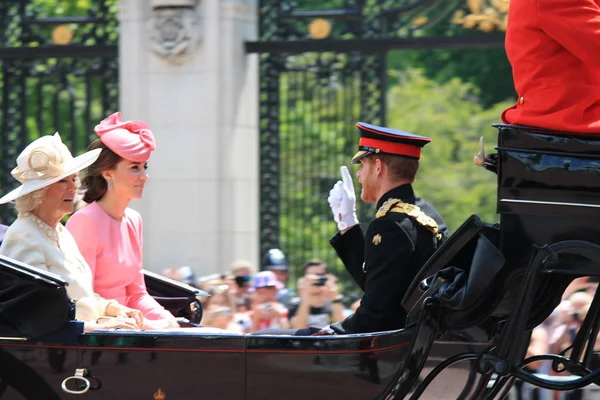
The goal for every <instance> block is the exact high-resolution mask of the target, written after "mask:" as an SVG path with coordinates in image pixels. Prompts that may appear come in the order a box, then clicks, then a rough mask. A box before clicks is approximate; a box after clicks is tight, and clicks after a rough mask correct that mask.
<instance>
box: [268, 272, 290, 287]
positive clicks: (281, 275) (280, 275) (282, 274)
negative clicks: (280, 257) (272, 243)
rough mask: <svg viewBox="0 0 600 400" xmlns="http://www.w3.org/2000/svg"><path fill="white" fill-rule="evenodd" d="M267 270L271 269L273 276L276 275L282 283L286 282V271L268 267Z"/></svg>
mask: <svg viewBox="0 0 600 400" xmlns="http://www.w3.org/2000/svg"><path fill="white" fill-rule="evenodd" d="M269 271H271V272H273V273H274V274H275V276H276V277H277V280H278V281H279V282H281V283H283V284H284V285H285V284H286V282H287V279H288V273H287V271H284V270H281V269H270V270H269Z"/></svg>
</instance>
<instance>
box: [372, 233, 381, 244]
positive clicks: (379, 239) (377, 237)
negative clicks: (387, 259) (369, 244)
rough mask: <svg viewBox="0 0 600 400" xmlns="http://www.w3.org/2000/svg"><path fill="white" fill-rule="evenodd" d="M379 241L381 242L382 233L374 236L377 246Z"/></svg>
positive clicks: (374, 242)
mask: <svg viewBox="0 0 600 400" xmlns="http://www.w3.org/2000/svg"><path fill="white" fill-rule="evenodd" d="M379 243H381V235H380V234H379V233H378V234H377V235H375V236H373V244H374V245H375V246H377V245H378V244H379Z"/></svg>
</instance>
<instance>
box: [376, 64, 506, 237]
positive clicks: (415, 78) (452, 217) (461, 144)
mask: <svg viewBox="0 0 600 400" xmlns="http://www.w3.org/2000/svg"><path fill="white" fill-rule="evenodd" d="M398 79H399V80H400V84H399V85H398V86H395V87H393V88H391V90H390V93H389V107H390V110H389V111H388V115H389V118H388V119H389V122H388V125H390V126H393V127H397V128H401V129H403V130H406V131H408V132H414V133H417V134H422V135H425V136H429V137H431V138H432V142H431V143H430V144H429V145H427V146H426V147H425V148H424V151H423V158H422V160H421V167H420V171H419V174H418V176H417V182H416V184H415V187H416V190H417V192H418V193H419V194H420V195H421V196H423V197H424V198H426V199H427V200H428V201H430V202H431V203H433V204H434V206H435V207H436V208H437V209H438V211H439V212H440V213H441V214H442V216H443V217H444V219H445V220H446V222H447V223H448V226H449V227H450V229H451V230H455V229H456V228H457V227H458V226H459V225H460V224H461V223H462V222H463V221H464V220H465V219H466V218H467V217H468V216H469V215H471V214H478V215H479V216H480V217H482V218H483V219H484V220H486V221H489V222H494V221H495V220H496V185H497V183H496V176H495V175H494V174H492V173H491V172H489V171H487V170H485V169H483V168H478V167H476V166H475V165H473V155H474V154H475V153H476V152H477V151H478V146H479V138H480V137H481V136H483V137H484V139H485V142H486V143H487V149H486V151H487V152H488V153H489V152H491V151H493V146H494V145H495V143H496V141H497V139H496V130H495V129H494V128H492V127H491V125H492V124H494V123H498V122H499V118H500V114H501V112H502V110H503V109H504V108H506V107H508V106H509V105H510V104H511V102H509V101H507V102H501V103H498V104H495V105H494V106H492V107H490V108H488V109H485V108H484V107H483V106H482V105H481V103H480V101H479V100H478V95H479V93H478V90H477V88H476V87H475V85H473V84H470V83H464V82H462V81H461V80H460V79H458V78H453V79H450V80H448V81H447V82H445V83H444V84H441V85H440V84H438V83H437V82H435V81H433V80H431V79H428V78H427V77H425V76H424V73H423V72H422V71H420V70H409V71H407V72H406V73H405V74H402V76H401V77H398Z"/></svg>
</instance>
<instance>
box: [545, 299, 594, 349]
mask: <svg viewBox="0 0 600 400" xmlns="http://www.w3.org/2000/svg"><path fill="white" fill-rule="evenodd" d="M592 299H593V297H592V296H591V295H590V294H589V293H586V292H575V293H573V294H571V296H569V299H568V300H567V301H563V303H561V305H560V306H559V308H560V309H561V311H560V312H559V314H558V316H557V322H558V326H557V327H556V328H555V329H554V331H553V335H552V338H551V339H550V351H551V352H552V353H554V354H558V353H560V352H561V351H563V350H564V349H566V348H567V347H569V345H571V343H573V339H575V335H576V334H577V331H578V330H579V328H581V323H582V322H583V317H585V315H582V312H583V311H584V310H585V309H586V308H587V307H589V305H590V304H591V303H592Z"/></svg>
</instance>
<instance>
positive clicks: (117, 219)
mask: <svg viewBox="0 0 600 400" xmlns="http://www.w3.org/2000/svg"><path fill="white" fill-rule="evenodd" d="M94 131H95V132H96V134H98V136H99V137H100V138H99V139H97V140H96V141H94V142H93V143H92V144H91V145H90V146H89V150H92V149H102V151H101V153H100V156H99V157H98V159H97V160H96V162H94V163H93V164H92V165H90V166H89V167H88V168H87V173H86V176H85V178H83V180H82V189H83V190H84V197H83V200H84V201H85V202H86V203H89V205H87V206H86V207H84V208H82V209H81V210H79V211H77V212H76V213H75V214H73V215H72V216H71V218H69V220H68V222H67V229H68V230H69V231H70V232H71V234H72V235H73V237H74V238H75V240H76V242H77V245H78V246H79V249H80V250H81V253H82V254H83V256H84V258H85V260H86V261H87V263H88V264H89V266H90V268H91V269H92V273H93V276H94V290H95V292H96V293H98V294H99V295H101V296H104V297H105V298H109V299H116V300H117V301H118V302H119V303H121V304H123V305H125V306H127V307H131V308H134V309H137V310H140V311H142V313H143V315H144V328H145V329H166V328H177V327H179V324H178V323H177V320H176V319H175V317H174V316H173V315H172V314H171V313H170V312H168V311H167V310H165V309H164V308H163V307H162V306H161V305H160V304H158V302H156V300H154V299H153V298H152V296H150V295H149V294H148V291H147V290H146V284H145V283H144V275H143V273H142V268H143V267H142V218H141V216H140V214H139V213H138V212H136V211H134V210H133V209H131V208H128V207H127V206H128V205H129V202H130V201H131V200H132V199H140V198H142V194H143V191H144V185H145V183H146V181H147V180H148V174H147V173H146V168H147V162H148V158H149V157H150V153H151V152H152V151H153V150H154V149H155V148H156V144H155V141H154V136H153V135H152V132H151V131H150V129H149V128H148V125H147V124H146V123H144V122H142V121H123V120H122V118H121V114H120V113H118V112H117V113H114V114H112V115H111V116H109V117H108V118H106V119H105V120H103V121H102V122H101V123H100V124H99V125H97V126H96V128H95V129H94Z"/></svg>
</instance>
